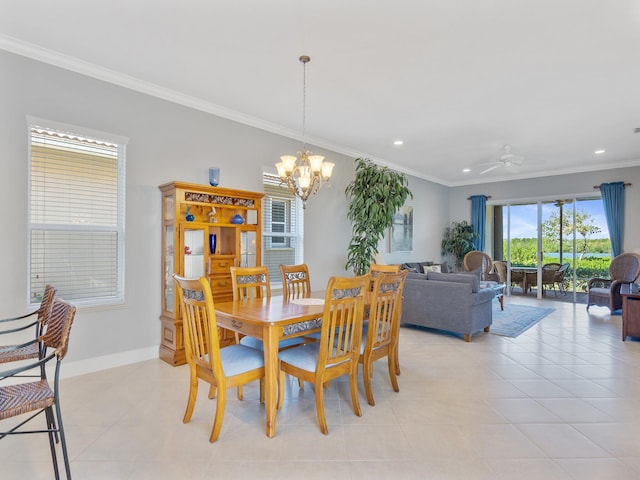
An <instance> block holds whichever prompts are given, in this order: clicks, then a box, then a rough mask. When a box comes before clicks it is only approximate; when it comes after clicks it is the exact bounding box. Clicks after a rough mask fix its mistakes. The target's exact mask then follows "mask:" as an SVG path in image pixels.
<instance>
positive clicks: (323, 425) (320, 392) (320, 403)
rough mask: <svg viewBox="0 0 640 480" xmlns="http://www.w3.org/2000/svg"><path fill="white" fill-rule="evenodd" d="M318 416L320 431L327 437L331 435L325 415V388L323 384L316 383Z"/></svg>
mask: <svg viewBox="0 0 640 480" xmlns="http://www.w3.org/2000/svg"><path fill="white" fill-rule="evenodd" d="M315 386H316V415H317V416H318V424H319V425H320V431H321V432H322V433H324V434H325V435H328V434H329V428H328V427H327V419H326V417H325V415H324V388H323V385H322V382H316V384H315Z"/></svg>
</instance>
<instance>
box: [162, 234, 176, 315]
mask: <svg viewBox="0 0 640 480" xmlns="http://www.w3.org/2000/svg"><path fill="white" fill-rule="evenodd" d="M163 255H164V262H163V266H164V272H163V273H164V309H165V311H167V312H170V313H173V312H174V310H175V304H176V299H175V285H174V281H173V273H174V272H175V270H174V268H175V266H174V264H173V257H174V245H173V225H167V226H166V227H165V229H164V253H163Z"/></svg>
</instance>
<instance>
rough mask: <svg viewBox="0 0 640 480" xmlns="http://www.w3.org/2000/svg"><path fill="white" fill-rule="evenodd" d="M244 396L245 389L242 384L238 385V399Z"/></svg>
mask: <svg viewBox="0 0 640 480" xmlns="http://www.w3.org/2000/svg"><path fill="white" fill-rule="evenodd" d="M243 398H244V390H242V385H238V400H242V399H243Z"/></svg>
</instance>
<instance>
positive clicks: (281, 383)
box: [276, 370, 284, 411]
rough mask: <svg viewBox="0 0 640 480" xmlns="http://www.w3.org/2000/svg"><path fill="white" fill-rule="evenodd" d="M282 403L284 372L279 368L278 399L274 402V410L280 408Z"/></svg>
mask: <svg viewBox="0 0 640 480" xmlns="http://www.w3.org/2000/svg"><path fill="white" fill-rule="evenodd" d="M283 403H284V372H283V371H282V370H280V373H278V401H277V403H276V410H278V411H279V410H282V405H283Z"/></svg>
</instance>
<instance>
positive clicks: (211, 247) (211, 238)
mask: <svg viewBox="0 0 640 480" xmlns="http://www.w3.org/2000/svg"><path fill="white" fill-rule="evenodd" d="M216 240H217V237H216V234H215V233H210V234H209V253H210V254H211V255H213V254H214V253H216Z"/></svg>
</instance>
